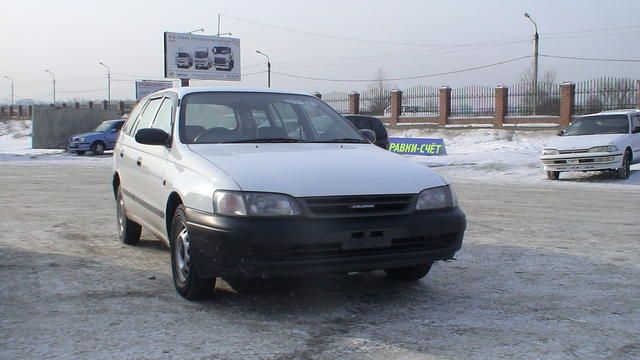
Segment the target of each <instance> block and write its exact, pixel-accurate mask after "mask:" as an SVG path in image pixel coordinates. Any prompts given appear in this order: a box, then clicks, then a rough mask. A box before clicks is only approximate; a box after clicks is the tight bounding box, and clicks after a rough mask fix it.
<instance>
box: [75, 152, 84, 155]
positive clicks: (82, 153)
mask: <svg viewBox="0 0 640 360" xmlns="http://www.w3.org/2000/svg"><path fill="white" fill-rule="evenodd" d="M76 154H78V155H80V156H82V155H84V151H76Z"/></svg>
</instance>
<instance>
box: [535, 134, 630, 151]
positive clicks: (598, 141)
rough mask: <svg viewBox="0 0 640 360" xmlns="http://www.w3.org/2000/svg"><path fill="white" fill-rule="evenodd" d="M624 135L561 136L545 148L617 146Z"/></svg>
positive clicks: (574, 148) (564, 148)
mask: <svg viewBox="0 0 640 360" xmlns="http://www.w3.org/2000/svg"><path fill="white" fill-rule="evenodd" d="M624 136H625V135H624V134H602V135H578V136H560V137H558V138H556V139H553V140H551V141H550V142H549V144H548V145H547V146H545V148H547V149H556V150H577V149H588V148H590V147H594V146H604V145H615V143H616V140H618V139H621V138H622V137H624Z"/></svg>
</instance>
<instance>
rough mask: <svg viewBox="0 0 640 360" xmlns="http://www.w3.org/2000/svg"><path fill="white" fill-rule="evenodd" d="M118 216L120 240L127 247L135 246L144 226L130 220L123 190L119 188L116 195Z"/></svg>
mask: <svg viewBox="0 0 640 360" xmlns="http://www.w3.org/2000/svg"><path fill="white" fill-rule="evenodd" d="M116 201H117V204H116V216H117V218H118V238H119V239H120V241H122V242H123V243H125V244H127V245H135V244H137V243H138V242H139V241H140V234H141V233H142V226H140V224H138V223H137V222H135V221H131V220H129V218H128V217H127V212H126V209H125V207H124V198H123V197H122V189H121V188H120V187H118V193H117V195H116Z"/></svg>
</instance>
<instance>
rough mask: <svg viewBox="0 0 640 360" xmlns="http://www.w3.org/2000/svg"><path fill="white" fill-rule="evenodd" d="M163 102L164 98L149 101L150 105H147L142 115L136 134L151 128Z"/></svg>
mask: <svg viewBox="0 0 640 360" xmlns="http://www.w3.org/2000/svg"><path fill="white" fill-rule="evenodd" d="M161 101H162V98H160V99H153V100H151V101H149V105H147V107H146V108H145V109H144V111H143V112H142V114H140V120H138V124H137V125H136V129H135V131H134V133H135V132H137V131H138V130H139V129H146V128H150V127H151V122H153V118H154V117H155V115H156V112H157V111H158V108H159V107H160V103H161Z"/></svg>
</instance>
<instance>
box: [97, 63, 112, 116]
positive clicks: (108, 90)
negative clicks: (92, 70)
mask: <svg viewBox="0 0 640 360" xmlns="http://www.w3.org/2000/svg"><path fill="white" fill-rule="evenodd" d="M98 64H100V65H102V66H104V67H105V68H107V104H109V106H111V69H110V68H109V67H108V66H107V65H105V64H104V63H103V62H99V63H98Z"/></svg>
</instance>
